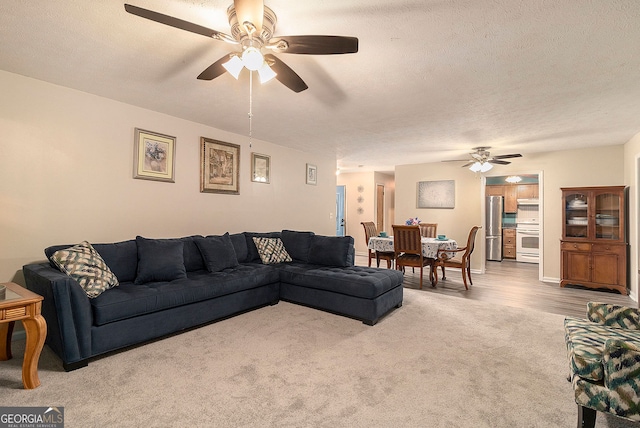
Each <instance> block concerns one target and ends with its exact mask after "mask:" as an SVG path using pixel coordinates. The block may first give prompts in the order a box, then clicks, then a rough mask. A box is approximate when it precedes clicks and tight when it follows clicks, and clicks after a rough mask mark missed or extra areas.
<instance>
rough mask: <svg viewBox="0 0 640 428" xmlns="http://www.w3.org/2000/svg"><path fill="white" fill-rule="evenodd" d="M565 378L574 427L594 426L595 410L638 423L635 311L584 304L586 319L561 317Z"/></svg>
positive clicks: (639, 339)
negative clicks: (568, 373)
mask: <svg viewBox="0 0 640 428" xmlns="http://www.w3.org/2000/svg"><path fill="white" fill-rule="evenodd" d="M564 329H565V342H566V345H567V353H568V357H569V364H570V368H571V377H570V380H571V382H572V384H573V389H574V392H575V401H576V403H577V404H578V427H593V426H595V421H596V412H607V413H611V414H614V415H616V416H620V417H622V418H626V419H630V420H633V421H640V310H639V309H637V308H630V307H625V306H619V305H610V304H604V303H596V302H589V303H588V304H587V319H581V318H576V317H566V318H565V321H564Z"/></svg>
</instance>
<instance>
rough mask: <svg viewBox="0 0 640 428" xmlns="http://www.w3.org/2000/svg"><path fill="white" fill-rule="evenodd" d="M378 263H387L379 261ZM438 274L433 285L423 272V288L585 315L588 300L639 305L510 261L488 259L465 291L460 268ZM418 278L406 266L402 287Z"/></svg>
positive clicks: (359, 259) (362, 260)
mask: <svg viewBox="0 0 640 428" xmlns="http://www.w3.org/2000/svg"><path fill="white" fill-rule="evenodd" d="M356 264H357V265H359V266H366V265H367V258H366V257H363V256H356ZM381 266H386V265H385V264H381ZM440 274H441V272H440ZM438 277H439V279H440V280H439V281H438V286H437V287H436V288H433V287H431V284H430V283H429V282H428V281H426V278H428V273H427V272H426V271H425V282H424V285H423V288H422V291H424V292H425V293H440V294H446V295H448V296H454V297H459V298H461V299H472V300H480V301H484V302H490V303H495V304H498V305H505V306H511V307H516V308H529V309H536V310H540V311H543V312H549V313H553V314H560V315H573V316H578V317H584V316H585V314H586V308H587V302H589V301H598V302H605V303H614V304H620V305H626V306H632V307H636V308H637V307H638V304H637V303H636V302H634V301H633V300H631V298H629V296H623V295H621V294H619V293H618V292H609V291H606V290H603V291H600V290H592V289H586V288H583V287H578V286H567V287H565V288H560V286H559V285H558V284H553V283H547V282H542V281H538V265H537V264H531V263H519V262H516V261H511V260H504V261H502V262H490V261H487V267H486V273H485V274H483V275H480V274H474V273H473V272H472V273H471V278H472V279H473V285H469V290H468V291H467V290H465V288H464V284H463V282H462V274H461V273H460V271H459V270H451V271H449V270H447V279H446V280H444V281H443V280H442V278H441V275H438ZM419 279H420V273H419V271H418V270H416V272H415V273H412V272H411V270H410V269H407V271H406V272H405V280H404V286H405V287H406V288H413V289H418V288H419V287H420V286H419Z"/></svg>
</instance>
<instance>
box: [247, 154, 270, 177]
mask: <svg viewBox="0 0 640 428" xmlns="http://www.w3.org/2000/svg"><path fill="white" fill-rule="evenodd" d="M270 178H271V156H267V155H261V154H260V153H251V181H255V182H256V183H267V184H269V180H270Z"/></svg>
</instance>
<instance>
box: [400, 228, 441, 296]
mask: <svg viewBox="0 0 640 428" xmlns="http://www.w3.org/2000/svg"><path fill="white" fill-rule="evenodd" d="M392 227H393V247H394V249H395V253H396V269H398V270H402V271H404V268H405V266H409V267H412V268H414V267H417V268H420V289H422V277H423V275H424V267H425V266H429V278H430V279H431V278H433V259H429V258H427V257H424V256H423V255H422V239H421V238H422V236H421V235H420V228H419V227H418V226H404V225H393V226H392Z"/></svg>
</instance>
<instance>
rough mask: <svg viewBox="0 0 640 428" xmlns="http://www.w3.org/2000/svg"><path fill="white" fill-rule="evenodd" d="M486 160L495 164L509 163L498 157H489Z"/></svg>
mask: <svg viewBox="0 0 640 428" xmlns="http://www.w3.org/2000/svg"><path fill="white" fill-rule="evenodd" d="M487 162H489V163H494V164H496V165H509V164H510V163H511V162H509V161H503V160H498V159H495V158H494V159H489V160H487Z"/></svg>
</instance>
